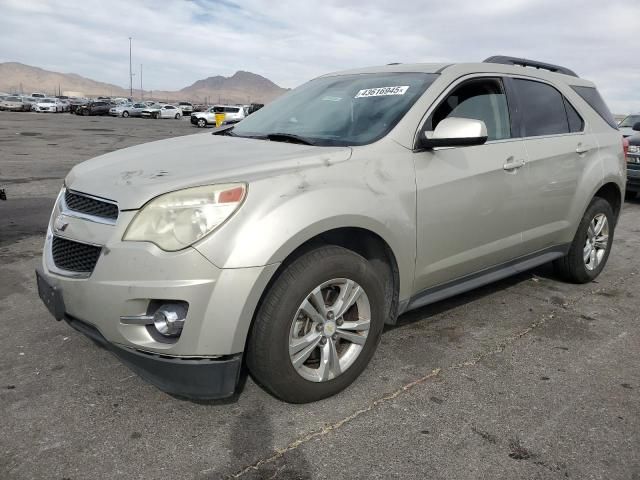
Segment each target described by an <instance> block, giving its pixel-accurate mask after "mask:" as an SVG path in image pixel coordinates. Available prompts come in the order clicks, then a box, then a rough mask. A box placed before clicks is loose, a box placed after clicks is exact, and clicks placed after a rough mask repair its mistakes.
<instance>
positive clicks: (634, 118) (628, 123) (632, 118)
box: [618, 115, 640, 128]
mask: <svg viewBox="0 0 640 480" xmlns="http://www.w3.org/2000/svg"><path fill="white" fill-rule="evenodd" d="M638 122H640V115H629V116H628V117H627V118H625V119H624V120H622V121H621V122H620V124H619V125H618V126H619V127H629V128H632V127H633V126H634V125H635V124H636V123H638Z"/></svg>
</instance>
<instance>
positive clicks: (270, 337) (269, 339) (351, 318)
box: [246, 246, 388, 403]
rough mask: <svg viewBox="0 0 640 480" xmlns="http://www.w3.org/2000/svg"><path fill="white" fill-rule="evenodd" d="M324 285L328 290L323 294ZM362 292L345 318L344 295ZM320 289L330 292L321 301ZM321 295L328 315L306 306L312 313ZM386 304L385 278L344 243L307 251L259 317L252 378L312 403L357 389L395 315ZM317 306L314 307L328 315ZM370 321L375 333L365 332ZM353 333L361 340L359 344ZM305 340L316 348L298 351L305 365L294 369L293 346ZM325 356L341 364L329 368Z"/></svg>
mask: <svg viewBox="0 0 640 480" xmlns="http://www.w3.org/2000/svg"><path fill="white" fill-rule="evenodd" d="M348 282H351V284H349V283H348ZM337 285H340V287H337ZM320 287H322V288H323V289H321V290H318V289H319V288H320ZM356 287H361V289H362V290H361V291H364V293H361V294H360V295H359V296H358V297H357V300H356V301H354V302H353V303H351V305H352V306H351V307H349V308H347V310H346V313H345V314H344V315H341V316H340V317H338V316H337V314H339V312H340V307H339V301H340V300H339V295H341V294H342V293H345V294H347V295H351V293H355V292H358V291H359V290H357V289H356ZM343 288H344V290H343ZM317 291H320V292H323V293H324V294H325V295H324V296H321V297H315V296H314V292H317ZM327 294H328V295H329V296H328V297H327V296H326V295H327ZM323 297H324V298H323ZM318 298H320V299H321V300H320V301H321V302H322V303H323V305H322V308H323V309H324V308H325V307H326V306H328V307H330V308H329V309H328V310H327V312H326V315H325V316H322V315H320V314H318V315H307V314H305V313H303V303H304V305H307V307H305V308H306V309H307V310H306V311H309V307H308V306H312V305H313V304H314V303H316V301H317V299H318ZM384 299H385V294H384V288H383V286H382V283H381V282H380V279H379V278H378V277H377V275H376V272H375V270H374V268H373V267H372V266H371V264H370V263H369V262H368V261H367V260H366V259H365V258H363V257H361V256H360V255H358V254H356V253H354V252H352V251H351V250H347V249H345V248H342V247H337V246H322V247H318V248H315V249H313V250H311V251H309V252H307V253H305V254H304V255H302V256H301V257H299V258H297V259H296V260H295V261H293V262H292V263H291V264H290V265H289V266H287V267H286V268H285V269H284V270H283V271H282V272H281V274H280V275H279V276H278V278H277V279H276V280H275V282H274V283H273V284H272V285H271V287H270V288H269V290H268V291H267V293H266V295H265V296H264V298H263V301H262V302H261V305H260V307H259V309H258V311H257V313H256V317H255V320H254V325H253V328H252V331H251V333H250V335H249V340H248V345H247V357H246V358H247V366H248V367H249V370H250V372H251V374H252V375H253V377H254V379H255V380H256V382H257V383H258V384H260V385H261V386H262V387H264V388H265V389H266V390H267V391H268V392H270V393H271V394H273V395H274V396H276V397H278V398H280V399H281V400H284V401H286V402H291V403H307V402H314V401H317V400H321V399H323V398H326V397H330V396H332V395H335V394H336V393H338V392H340V391H341V390H343V389H344V388H346V387H347V386H349V385H350V384H351V383H352V382H353V381H354V380H355V379H356V378H357V377H358V376H359V375H360V373H362V371H363V370H364V369H365V368H366V366H367V364H368V363H369V361H370V360H371V357H372V356H373V354H374V352H375V350H376V347H377V345H378V343H379V341H380V336H381V333H382V328H383V326H384V317H385V312H387V311H388V308H386V307H387V306H386V305H385V300H384ZM316 305H317V303H316ZM331 307H333V309H335V312H333V310H332V309H331ZM315 308H317V307H313V308H311V310H312V311H315V312H321V311H322V310H321V309H317V310H315ZM334 313H335V314H336V316H335V317H334ZM312 318H315V319H316V320H321V322H318V321H313V320H311V319H312ZM363 318H365V319H366V318H369V323H368V330H367V329H366V328H362V325H365V324H366V321H363V320H362V319H363ZM345 319H346V320H345ZM347 324H349V326H347ZM345 335H350V336H351V338H353V337H357V338H358V340H357V341H356V342H352V341H350V340H347V339H346V338H345ZM302 338H305V339H306V338H312V339H313V340H310V341H309V342H310V343H308V344H307V343H304V344H305V345H308V346H309V348H302V349H300V350H297V351H296V352H297V353H295V354H294V357H296V356H298V359H299V361H300V363H299V366H298V367H294V364H293V359H292V357H291V356H290V348H291V345H292V344H291V342H295V341H296V339H297V340H301V339H302ZM314 342H315V343H314ZM323 342H324V343H323ZM312 344H313V345H312ZM294 348H295V347H294ZM311 349H313V350H311ZM305 352H307V353H306V356H305ZM308 352H310V353H308ZM330 353H334V354H335V356H332V355H331V354H330ZM322 358H326V359H332V360H337V362H334V363H332V362H331V361H330V362H329V363H328V365H329V367H327V366H326V365H325V367H324V368H322V365H321V363H322V362H321V359H322ZM335 365H339V366H340V369H337V368H334V366H335ZM322 377H324V378H322Z"/></svg>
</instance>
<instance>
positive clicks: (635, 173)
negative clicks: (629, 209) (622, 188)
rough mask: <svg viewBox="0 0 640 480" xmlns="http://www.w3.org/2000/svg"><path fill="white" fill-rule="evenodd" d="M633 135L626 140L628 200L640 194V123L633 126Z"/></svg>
mask: <svg viewBox="0 0 640 480" xmlns="http://www.w3.org/2000/svg"><path fill="white" fill-rule="evenodd" d="M632 132H633V133H634V134H635V135H631V136H628V137H626V138H625V142H628V144H627V187H626V197H627V200H630V199H634V198H636V197H637V196H638V192H640V133H639V132H640V122H636V123H635V124H633V126H632Z"/></svg>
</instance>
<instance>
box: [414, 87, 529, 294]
mask: <svg viewBox="0 0 640 480" xmlns="http://www.w3.org/2000/svg"><path fill="white" fill-rule="evenodd" d="M448 117H462V118H473V119H477V120H482V121H484V123H485V125H486V127H487V134H488V140H487V142H486V143H485V144H483V145H477V146H464V147H442V148H434V149H432V150H427V151H418V152H416V153H414V160H415V170H416V183H417V258H416V278H415V284H414V291H416V292H421V291H423V290H425V289H429V288H431V287H437V286H440V285H442V284H445V283H447V282H450V281H453V280H456V279H460V278H461V277H465V276H467V275H471V274H473V273H476V272H479V271H481V270H484V269H487V268H490V267H493V266H496V265H499V264H501V263H504V262H507V261H509V260H512V259H514V258H516V257H518V256H521V255H522V254H523V246H522V232H523V228H524V221H523V219H522V212H523V211H524V208H523V207H524V205H525V203H526V201H527V196H526V189H525V175H526V164H525V163H524V161H525V150H524V146H523V144H522V141H520V140H519V139H513V138H512V135H511V120H510V115H509V107H508V101H507V95H506V93H505V89H504V87H503V83H502V79H501V78H498V77H476V78H472V79H467V80H463V81H459V82H458V83H456V84H454V85H453V86H451V87H449V89H448V92H447V93H446V94H445V95H444V98H443V99H442V100H441V101H440V103H439V104H438V106H437V107H436V108H435V109H434V110H433V112H432V113H431V114H430V115H429V116H428V118H427V120H426V122H425V125H424V126H423V131H422V134H424V131H432V130H433V129H434V128H435V127H436V125H437V124H438V123H439V122H440V121H442V120H443V119H444V118H448Z"/></svg>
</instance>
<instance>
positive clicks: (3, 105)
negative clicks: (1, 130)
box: [0, 96, 31, 112]
mask: <svg viewBox="0 0 640 480" xmlns="http://www.w3.org/2000/svg"><path fill="white" fill-rule="evenodd" d="M0 110H11V111H13V112H28V111H30V110H31V104H30V103H28V102H25V101H24V99H23V98H22V97H18V96H9V97H5V98H4V99H3V100H2V101H0Z"/></svg>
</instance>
